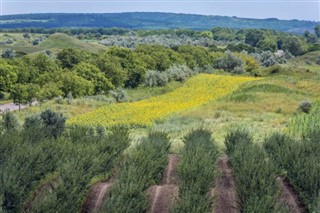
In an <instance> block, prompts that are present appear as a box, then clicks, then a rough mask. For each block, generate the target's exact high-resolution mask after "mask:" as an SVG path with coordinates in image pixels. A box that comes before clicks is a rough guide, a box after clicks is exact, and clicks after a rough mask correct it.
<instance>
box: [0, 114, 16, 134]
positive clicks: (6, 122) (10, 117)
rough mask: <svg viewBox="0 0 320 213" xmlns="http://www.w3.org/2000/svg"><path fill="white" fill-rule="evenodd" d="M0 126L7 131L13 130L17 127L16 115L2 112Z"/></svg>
mask: <svg viewBox="0 0 320 213" xmlns="http://www.w3.org/2000/svg"><path fill="white" fill-rule="evenodd" d="M0 127H2V128H3V129H4V130H5V131H7V132H12V131H15V130H17V129H18V127H19V125H18V119H17V118H16V116H15V115H14V114H13V113H12V112H10V111H5V112H4V113H3V114H2V121H1V125H0ZM0 133H1V132H0Z"/></svg>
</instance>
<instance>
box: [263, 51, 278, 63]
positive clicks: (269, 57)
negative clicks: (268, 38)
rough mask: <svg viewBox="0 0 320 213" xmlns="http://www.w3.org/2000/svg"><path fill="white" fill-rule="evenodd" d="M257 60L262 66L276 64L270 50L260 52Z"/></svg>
mask: <svg viewBox="0 0 320 213" xmlns="http://www.w3.org/2000/svg"><path fill="white" fill-rule="evenodd" d="M259 61H260V63H261V65H262V66H264V67H270V66H272V65H275V64H277V60H276V58H275V56H274V54H273V53H272V52H271V51H265V52H263V53H261V55H260V57H259Z"/></svg>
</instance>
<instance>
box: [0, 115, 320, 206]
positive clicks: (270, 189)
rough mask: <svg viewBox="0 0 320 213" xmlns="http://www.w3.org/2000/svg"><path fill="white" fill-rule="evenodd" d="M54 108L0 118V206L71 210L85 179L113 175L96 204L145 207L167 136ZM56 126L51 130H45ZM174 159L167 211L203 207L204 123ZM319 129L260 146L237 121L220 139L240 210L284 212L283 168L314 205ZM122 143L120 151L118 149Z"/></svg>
mask: <svg viewBox="0 0 320 213" xmlns="http://www.w3.org/2000/svg"><path fill="white" fill-rule="evenodd" d="M64 121H65V119H64V118H63V116H62V115H61V114H57V113H54V112H52V111H50V110H47V111H45V112H43V113H41V114H40V115H39V116H33V117H30V118H27V119H26V122H25V124H24V125H23V127H21V128H16V126H17V125H16V123H15V119H14V117H13V116H12V114H11V113H5V114H4V116H3V119H2V120H1V124H2V125H1V140H0V156H1V158H0V171H1V173H0V203H1V208H0V212H79V211H81V208H82V207H83V204H84V202H85V199H86V196H87V194H88V191H89V189H90V187H91V186H92V185H93V184H94V183H95V182H98V181H101V180H105V179H108V178H110V177H111V176H113V175H114V176H115V182H114V184H113V186H112V188H111V189H110V191H109V193H108V195H107V196H106V197H105V200H104V204H103V206H102V209H101V211H102V212H145V211H147V210H148V209H149V208H150V206H149V204H148V198H147V193H146V190H147V189H148V188H149V187H151V186H152V185H155V184H158V183H159V181H160V179H161V175H162V173H163V171H164V168H165V167H166V166H167V163H168V160H167V156H168V154H169V149H170V140H169V138H168V137H167V135H166V134H165V133H161V132H160V133H159V132H153V133H150V134H149V135H148V136H147V137H146V138H144V139H142V140H141V142H139V143H138V144H137V145H135V146H131V147H129V146H130V139H129V131H128V129H127V128H123V127H114V128H112V129H109V130H105V129H104V128H101V127H100V128H96V129H93V128H82V127H68V128H66V127H65V126H64ZM57 129H60V130H61V131H60V133H59V134H53V132H56V130H57ZM184 142H185V146H184V148H183V149H182V151H181V153H180V163H179V166H178V169H177V170H178V171H177V172H178V175H179V198H178V199H177V200H176V202H175V204H174V205H173V207H172V209H171V210H170V211H171V212H211V211H212V205H213V199H212V197H210V193H209V192H210V190H211V189H212V188H213V187H214V180H215V178H217V175H218V169H217V168H216V166H215V165H216V161H217V157H218V153H219V152H218V148H217V147H216V145H215V143H214V142H213V140H212V138H211V132H210V131H207V130H203V129H200V130H194V131H191V132H190V133H189V134H188V135H187V136H186V137H185V139H184ZM318 142H319V133H317V132H314V133H312V134H310V135H309V137H308V138H305V139H303V141H296V140H293V139H291V138H290V137H288V136H285V135H281V134H273V135H271V136H270V137H268V138H266V139H265V143H264V147H262V146H260V145H258V144H255V143H254V142H253V140H252V137H251V135H250V134H249V133H248V132H247V131H245V130H242V129H237V130H234V131H231V132H229V133H228V134H227V136H226V139H225V145H226V152H227V154H228V155H229V157H230V161H231V165H232V169H233V175H234V177H235V182H236V186H237V194H238V197H239V204H240V206H239V208H240V211H241V212H288V208H287V207H286V205H285V204H283V203H280V202H279V185H278V183H277V182H276V177H277V176H278V175H279V174H282V175H286V176H287V177H288V178H289V180H290V182H291V183H292V185H293V186H294V188H295V190H296V191H297V192H298V194H299V196H300V197H301V198H302V200H303V202H304V203H305V204H306V209H308V210H309V211H310V212H319V209H320V208H319V204H320V202H319V200H320V199H319V192H320V175H319V174H320V162H319V161H320V154H319V153H320V152H319V149H320V148H319V146H318ZM125 151H126V152H125Z"/></svg>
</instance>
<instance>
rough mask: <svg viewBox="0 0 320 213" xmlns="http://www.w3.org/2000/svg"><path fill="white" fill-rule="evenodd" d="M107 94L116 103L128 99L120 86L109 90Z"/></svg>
mask: <svg viewBox="0 0 320 213" xmlns="http://www.w3.org/2000/svg"><path fill="white" fill-rule="evenodd" d="M109 94H110V95H111V97H112V98H114V100H115V101H116V102H118V103H119V102H126V101H127V100H128V94H127V92H126V91H125V90H124V89H122V88H120V87H118V88H116V89H115V90H111V91H110V92H109Z"/></svg>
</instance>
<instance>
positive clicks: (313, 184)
mask: <svg viewBox="0 0 320 213" xmlns="http://www.w3.org/2000/svg"><path fill="white" fill-rule="evenodd" d="M309 138H311V139H304V140H302V141H297V140H294V139H292V138H290V137H289V136H287V135H284V134H280V133H274V134H272V135H270V136H269V137H267V138H266V139H265V143H264V146H265V149H266V151H267V152H268V154H269V155H270V157H271V158H272V160H273V161H274V163H275V164H277V165H278V166H279V168H281V169H282V170H284V172H285V174H286V175H287V177H288V178H289V180H290V183H291V184H292V185H293V187H294V189H295V190H296V191H297V192H298V194H299V195H300V197H301V198H302V199H303V201H304V203H305V204H306V207H307V208H308V210H309V211H310V212H319V204H320V203H319V197H320V175H319V174H320V166H319V165H320V160H319V159H320V156H319V151H320V150H319V129H317V131H315V132H312V133H311V134H309Z"/></svg>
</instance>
